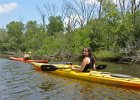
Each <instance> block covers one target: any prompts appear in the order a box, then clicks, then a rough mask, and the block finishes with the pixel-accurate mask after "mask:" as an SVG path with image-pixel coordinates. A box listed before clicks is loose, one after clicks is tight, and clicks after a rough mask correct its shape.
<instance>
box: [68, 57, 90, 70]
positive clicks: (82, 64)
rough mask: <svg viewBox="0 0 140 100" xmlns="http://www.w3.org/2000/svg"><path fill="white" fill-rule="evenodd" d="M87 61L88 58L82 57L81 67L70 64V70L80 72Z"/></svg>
mask: <svg viewBox="0 0 140 100" xmlns="http://www.w3.org/2000/svg"><path fill="white" fill-rule="evenodd" d="M89 62H90V60H89V59H88V58H84V59H83V61H82V63H81V67H80V68H75V67H74V66H71V67H70V68H71V69H72V70H75V71H79V72H82V71H83V70H84V68H85V66H86V64H87V63H89Z"/></svg>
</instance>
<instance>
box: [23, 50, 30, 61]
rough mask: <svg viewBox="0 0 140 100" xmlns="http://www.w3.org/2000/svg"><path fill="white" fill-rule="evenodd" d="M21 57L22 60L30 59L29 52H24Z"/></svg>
mask: <svg viewBox="0 0 140 100" xmlns="http://www.w3.org/2000/svg"><path fill="white" fill-rule="evenodd" d="M23 58H24V60H30V59H31V52H28V53H25V54H24V57H23Z"/></svg>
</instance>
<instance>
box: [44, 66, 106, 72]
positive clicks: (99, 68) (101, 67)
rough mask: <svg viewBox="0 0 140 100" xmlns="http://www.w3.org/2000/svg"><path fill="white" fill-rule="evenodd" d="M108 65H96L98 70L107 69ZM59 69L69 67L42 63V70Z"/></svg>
mask: <svg viewBox="0 0 140 100" xmlns="http://www.w3.org/2000/svg"><path fill="white" fill-rule="evenodd" d="M106 67H107V65H98V66H96V70H102V69H105V68H106ZM57 69H68V68H58V67H57V66H54V65H51V64H50V65H41V70H42V71H55V70H57Z"/></svg>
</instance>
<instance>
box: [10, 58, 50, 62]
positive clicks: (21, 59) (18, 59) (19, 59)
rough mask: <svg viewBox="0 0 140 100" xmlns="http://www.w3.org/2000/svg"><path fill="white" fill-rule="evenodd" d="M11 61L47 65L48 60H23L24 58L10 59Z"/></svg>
mask: <svg viewBox="0 0 140 100" xmlns="http://www.w3.org/2000/svg"><path fill="white" fill-rule="evenodd" d="M10 59H11V60H15V61H23V62H38V63H48V60H24V58H15V57H10Z"/></svg>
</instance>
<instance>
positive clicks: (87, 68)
mask: <svg viewBox="0 0 140 100" xmlns="http://www.w3.org/2000/svg"><path fill="white" fill-rule="evenodd" d="M94 63H95V61H94V59H93V58H92V57H90V63H89V64H86V66H85V68H84V70H83V71H82V72H90V70H91V69H93V64H94Z"/></svg>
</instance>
